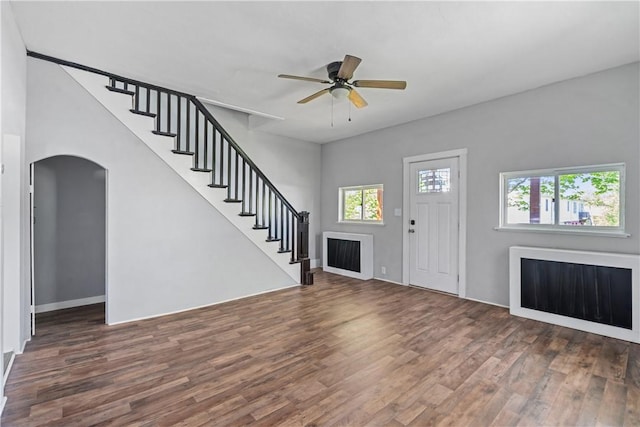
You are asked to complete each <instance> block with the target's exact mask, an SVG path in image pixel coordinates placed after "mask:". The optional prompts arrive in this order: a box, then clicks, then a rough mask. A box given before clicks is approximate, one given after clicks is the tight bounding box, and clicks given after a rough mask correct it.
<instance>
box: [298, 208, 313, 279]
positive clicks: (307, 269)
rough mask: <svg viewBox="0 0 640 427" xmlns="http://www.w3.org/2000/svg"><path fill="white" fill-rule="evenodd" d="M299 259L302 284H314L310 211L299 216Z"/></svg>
mask: <svg viewBox="0 0 640 427" xmlns="http://www.w3.org/2000/svg"><path fill="white" fill-rule="evenodd" d="M297 258H298V261H300V284H302V285H313V273H312V272H311V260H310V259H309V212H306V211H302V212H300V213H299V217H298V253H297Z"/></svg>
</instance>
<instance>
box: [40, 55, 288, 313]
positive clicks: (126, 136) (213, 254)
mask: <svg viewBox="0 0 640 427" xmlns="http://www.w3.org/2000/svg"><path fill="white" fill-rule="evenodd" d="M105 84H106V81H105ZM27 99H28V103H27V105H28V108H27V129H28V135H29V138H28V140H27V162H34V161H38V160H41V159H44V158H47V157H51V156H54V155H62V154H66V155H74V156H78V157H83V158H86V159H89V160H92V161H94V162H95V163H98V164H100V165H101V166H103V167H104V168H105V169H107V297H106V298H107V322H109V323H116V322H122V321H127V320H132V319H136V318H141V317H147V316H154V315H159V314H164V313H170V312H175V311H180V310H186V309H190V308H194V307H198V306H202V305H207V304H212V303H216V302H220V301H225V300H229V299H233V298H239V297H243V296H247V295H251V294H255V293H260V292H265V291H269V290H273V289H278V288H282V287H286V286H292V285H294V283H293V281H292V279H291V278H290V277H289V276H288V275H287V274H286V273H285V272H284V271H282V270H281V269H280V268H279V267H278V266H277V265H276V264H274V263H273V262H272V261H271V260H270V259H269V258H268V257H267V256H266V255H265V254H264V253H263V252H262V251H260V250H259V249H258V248H257V247H256V246H255V245H254V244H253V243H252V242H251V241H249V240H248V239H247V238H246V237H245V236H244V235H243V234H242V233H240V232H239V231H238V230H237V229H236V228H235V227H234V226H233V225H231V224H230V223H229V222H228V221H227V220H226V218H224V217H223V216H222V215H221V214H220V213H219V212H218V211H217V210H215V209H214V208H213V207H212V206H211V205H210V204H209V203H207V202H206V201H205V200H204V199H203V198H202V197H200V196H199V195H198V194H197V193H196V192H195V190H194V189H193V188H192V187H191V186H189V185H188V184H187V183H186V182H185V181H184V180H182V179H181V178H179V177H178V176H177V175H176V174H175V173H174V172H173V171H172V170H171V169H170V168H169V167H168V166H167V165H166V164H165V163H164V162H163V161H162V160H160V159H159V158H158V157H157V156H156V155H155V154H154V153H153V152H152V151H151V150H150V149H149V148H148V147H147V146H146V145H144V144H143V143H142V142H141V141H139V140H138V139H137V138H136V137H135V136H134V135H133V134H132V133H131V132H130V131H129V130H128V129H127V128H125V127H124V125H122V123H120V122H119V121H118V120H116V119H115V118H114V117H113V116H112V115H111V114H109V113H108V112H107V111H106V110H105V109H104V108H103V107H102V106H101V105H100V104H99V103H98V102H97V101H96V100H95V99H94V98H93V97H91V96H90V95H89V94H88V93H87V92H86V91H85V90H84V89H83V88H82V87H80V86H79V85H78V84H77V83H76V82H75V81H74V80H73V79H72V78H71V77H70V76H69V75H68V74H67V73H65V72H64V71H63V70H62V69H61V68H60V67H59V66H57V65H55V64H51V63H47V62H44V61H40V60H35V59H29V60H28V98H27ZM277 184H278V183H277V182H276V185H277Z"/></svg>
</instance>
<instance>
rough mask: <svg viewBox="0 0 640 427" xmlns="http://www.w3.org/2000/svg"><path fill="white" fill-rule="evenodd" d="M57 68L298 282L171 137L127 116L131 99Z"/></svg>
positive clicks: (101, 81) (262, 233) (295, 270)
mask: <svg viewBox="0 0 640 427" xmlns="http://www.w3.org/2000/svg"><path fill="white" fill-rule="evenodd" d="M61 68H62V69H63V70H65V71H66V72H67V73H68V74H69V75H70V76H71V77H72V78H73V79H74V80H75V81H76V82H78V84H79V85H80V86H82V87H83V88H84V89H85V90H86V91H87V92H89V93H90V94H91V96H93V97H94V98H95V99H96V100H97V101H98V102H99V103H100V104H102V105H103V106H104V107H105V108H106V109H107V111H109V112H110V113H111V114H112V115H113V116H114V117H116V118H117V119H118V120H119V121H120V122H121V123H122V124H124V125H125V126H126V127H127V128H128V129H129V130H130V131H131V132H132V133H133V134H134V135H136V136H137V137H138V139H140V141H142V142H143V143H144V144H145V145H146V146H147V147H148V148H149V149H150V150H151V151H152V152H153V153H155V154H156V155H157V156H158V157H159V158H160V159H162V160H163V161H164V162H165V163H166V164H167V165H168V166H169V167H170V168H171V169H173V170H174V171H175V172H176V174H177V175H178V176H179V177H180V178H182V179H183V180H184V181H186V182H187V183H188V184H189V185H190V186H191V187H192V188H193V189H194V190H195V191H196V192H197V193H198V194H200V195H201V196H202V197H203V198H204V199H205V200H206V201H207V202H209V204H211V206H213V207H214V208H215V209H216V210H218V211H219V212H220V213H221V214H222V215H223V216H224V217H225V218H226V219H227V220H228V221H229V222H230V223H231V224H233V225H234V226H235V227H236V228H237V229H238V230H239V231H240V232H241V233H242V234H244V235H245V236H247V238H248V239H249V240H250V241H251V242H253V243H254V244H255V245H256V246H257V247H258V248H260V250H261V251H262V252H264V253H265V255H267V256H268V257H269V258H270V259H271V260H272V261H273V262H275V263H276V265H278V266H279V267H280V268H281V269H282V270H283V271H284V272H285V273H287V274H288V275H289V276H291V278H292V279H293V280H294V281H295V282H296V283H300V265H299V264H298V263H295V264H291V263H290V259H291V255H290V254H289V253H279V252H278V245H279V243H278V242H267V241H266V239H267V237H268V236H267V233H268V232H267V231H266V230H255V229H253V225H254V223H255V219H254V217H243V216H240V215H239V213H240V212H239V208H238V204H237V203H226V202H224V199H225V198H226V194H227V190H226V189H224V188H211V187H209V186H208V184H209V183H210V180H211V177H210V175H209V174H207V173H202V172H194V171H192V170H191V167H192V166H193V158H192V156H186V155H181V154H174V153H172V152H171V150H172V149H174V148H175V147H174V146H175V139H174V138H173V137H167V136H160V135H155V134H153V133H151V131H152V130H153V129H154V128H155V119H154V118H153V117H146V116H142V115H138V114H133V113H131V112H130V111H129V109H130V108H131V106H132V105H131V103H132V102H131V97H129V96H127V95H123V94H119V93H115V92H111V91H109V90H107V88H106V86H107V84H108V83H109V82H108V78H107V77H104V76H101V75H98V74H94V73H89V72H87V71H82V70H78V69H76V68H71V67H67V66H64V65H61Z"/></svg>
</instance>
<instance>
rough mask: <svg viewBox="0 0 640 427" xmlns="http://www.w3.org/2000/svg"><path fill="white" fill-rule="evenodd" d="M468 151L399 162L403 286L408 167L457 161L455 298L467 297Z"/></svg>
mask: <svg viewBox="0 0 640 427" xmlns="http://www.w3.org/2000/svg"><path fill="white" fill-rule="evenodd" d="M467 151H468V150H467V149H466V148H461V149H457V150H449V151H440V152H437V153H429V154H421V155H418V156H411V157H404V158H403V159H402V165H403V166H402V175H403V178H402V284H403V285H407V286H408V285H410V283H409V257H410V256H411V254H410V247H409V221H410V220H411V218H410V215H411V205H410V192H411V188H412V185H411V184H412V178H411V163H416V162H423V161H427V160H439V159H447V158H452V157H456V158H458V168H459V172H460V179H459V191H458V198H459V200H458V216H459V221H460V225H459V227H458V275H459V280H458V296H459V297H460V298H466V296H467V268H466V266H467Z"/></svg>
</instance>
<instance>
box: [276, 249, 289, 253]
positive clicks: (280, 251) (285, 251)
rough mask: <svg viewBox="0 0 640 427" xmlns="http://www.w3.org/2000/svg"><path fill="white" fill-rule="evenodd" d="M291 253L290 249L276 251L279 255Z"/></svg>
mask: <svg viewBox="0 0 640 427" xmlns="http://www.w3.org/2000/svg"><path fill="white" fill-rule="evenodd" d="M289 252H291V249H278V253H279V254H286V253H289Z"/></svg>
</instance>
